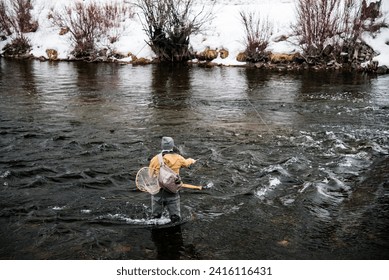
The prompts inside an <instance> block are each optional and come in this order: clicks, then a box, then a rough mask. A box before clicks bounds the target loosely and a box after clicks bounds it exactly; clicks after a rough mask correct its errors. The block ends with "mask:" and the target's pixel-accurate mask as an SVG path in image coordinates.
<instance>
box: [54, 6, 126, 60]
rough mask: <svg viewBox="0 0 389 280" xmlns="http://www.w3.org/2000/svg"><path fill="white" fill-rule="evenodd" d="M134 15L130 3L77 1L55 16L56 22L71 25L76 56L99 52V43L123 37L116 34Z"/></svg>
mask: <svg viewBox="0 0 389 280" xmlns="http://www.w3.org/2000/svg"><path fill="white" fill-rule="evenodd" d="M128 17H133V13H132V9H131V8H130V7H129V6H128V5H126V4H119V3H118V2H111V3H105V4H97V3H96V2H91V3H89V4H84V3H83V2H76V3H74V4H73V5H70V6H67V7H65V9H64V11H62V12H53V13H52V14H51V19H52V20H53V23H54V25H56V26H58V27H60V28H67V30H69V32H70V34H71V38H72V40H73V43H74V50H73V54H74V56H75V57H78V58H81V57H90V56H94V55H96V53H97V52H98V46H97V45H98V42H100V43H101V42H104V39H105V38H106V39H107V42H106V43H107V44H108V43H114V42H115V41H117V40H118V39H119V37H120V34H118V33H115V30H116V31H117V30H119V29H118V28H119V26H120V23H121V22H122V21H124V20H125V19H126V18H128Z"/></svg>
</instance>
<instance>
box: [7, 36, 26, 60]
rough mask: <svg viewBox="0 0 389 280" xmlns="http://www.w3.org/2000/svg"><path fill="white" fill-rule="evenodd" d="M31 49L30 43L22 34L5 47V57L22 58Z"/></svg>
mask: <svg viewBox="0 0 389 280" xmlns="http://www.w3.org/2000/svg"><path fill="white" fill-rule="evenodd" d="M30 49H31V44H30V41H29V40H28V38H26V37H25V36H24V35H23V34H22V35H20V36H17V37H16V38H14V39H13V40H12V41H11V43H8V44H7V45H5V47H4V48H3V54H4V55H5V56H21V55H25V54H27V53H28V52H29V51H30Z"/></svg>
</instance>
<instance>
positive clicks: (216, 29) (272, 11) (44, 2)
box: [0, 0, 389, 66]
mask: <svg viewBox="0 0 389 280" xmlns="http://www.w3.org/2000/svg"><path fill="white" fill-rule="evenodd" d="M74 1H76V0H74ZM74 1H69V0H56V1H52V0H33V3H35V4H34V10H33V17H34V18H35V19H37V20H38V21H39V29H38V31H37V32H35V33H30V34H28V35H27V36H28V37H29V39H30V41H31V44H32V46H33V48H32V51H31V53H32V55H34V56H35V57H41V56H44V57H47V54H46V49H55V50H57V51H58V55H59V58H60V59H67V58H68V57H69V56H70V53H71V51H72V49H73V47H72V45H71V40H70V36H69V34H67V35H64V36H60V35H59V34H58V33H59V28H58V27H55V26H53V24H52V23H51V21H50V20H49V17H48V16H49V14H50V13H51V10H54V11H60V10H61V9H63V7H64V5H69V4H70V3H71V2H74ZM88 1H91V0H84V2H88ZM94 1H96V0H94ZM98 1H101V2H107V1H108V2H112V0H98ZM118 1H120V0H118ZM123 1H126V0H123ZM132 1H134V0H132ZM126 2H128V0H127V1H126ZM197 2H201V3H205V4H209V3H213V2H215V3H216V4H215V6H214V8H213V14H214V19H213V20H212V22H210V23H209V24H207V25H206V26H205V28H204V32H203V33H202V34H197V35H194V36H193V37H191V45H192V48H193V50H195V51H198V52H200V51H203V50H204V49H205V48H206V47H210V48H213V49H215V48H226V49H227V50H228V51H229V53H230V55H229V57H228V58H226V59H221V58H217V59H216V60H215V61H214V62H217V63H221V64H224V65H238V64H240V63H239V62H237V61H236V59H235V58H236V55H237V54H238V53H239V52H241V51H243V50H244V44H243V43H244V27H243V25H242V23H241V21H240V17H239V12H240V11H256V12H258V13H259V14H260V16H261V17H262V18H264V19H266V18H268V20H269V21H270V22H271V24H272V26H273V35H272V37H271V43H270V45H269V47H268V50H269V51H272V52H273V53H291V52H296V51H299V47H298V46H297V45H295V44H293V43H291V42H286V41H283V42H275V41H274V39H275V38H278V37H279V36H280V35H288V34H290V33H291V25H292V24H293V23H294V20H295V0H214V1H213V0H197ZM368 2H369V1H368ZM201 3H199V4H200V5H201ZM382 9H383V11H384V12H385V13H386V14H389V0H382ZM136 12H137V11H136ZM140 18H141V15H140V14H139V13H137V14H136V15H135V16H134V18H133V19H127V20H126V21H124V22H123V24H122V27H121V31H120V33H121V37H120V40H119V41H118V42H116V43H114V44H113V45H107V46H108V47H109V48H110V49H114V50H115V51H116V52H120V53H123V54H128V53H129V52H131V53H132V54H134V55H136V56H137V57H144V58H149V59H150V58H152V57H153V56H154V54H153V52H152V51H151V50H150V48H149V46H148V45H147V44H146V40H147V37H146V35H145V33H144V31H143V30H142V24H141V22H140ZM364 39H365V41H366V42H367V43H368V44H370V45H371V46H372V47H373V48H374V49H375V50H376V51H377V52H378V53H380V55H378V56H377V57H376V60H378V62H379V65H387V66H389V45H388V44H386V43H387V42H389V29H385V30H382V32H381V33H380V34H378V35H377V36H376V37H375V38H372V37H371V36H365V38H364ZM8 42H9V40H7V41H1V42H0V49H2V48H3V47H4V46H5V44H6V43H8ZM102 45H104V42H103V43H102Z"/></svg>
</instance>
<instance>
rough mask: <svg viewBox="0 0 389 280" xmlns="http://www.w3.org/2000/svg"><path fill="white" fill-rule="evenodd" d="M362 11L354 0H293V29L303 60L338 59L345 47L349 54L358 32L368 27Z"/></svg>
mask: <svg viewBox="0 0 389 280" xmlns="http://www.w3.org/2000/svg"><path fill="white" fill-rule="evenodd" d="M365 4H366V3H365ZM362 11H363V6H362V4H361V3H357V2H356V1H354V0H297V24H296V25H295V26H294V27H293V29H294V31H295V33H296V35H297V36H299V38H300V44H301V45H302V49H303V53H304V56H306V58H307V61H308V62H310V63H317V62H318V61H319V60H321V59H323V58H324V59H327V60H340V59H341V57H342V55H341V54H342V52H344V51H345V50H347V52H348V53H349V55H352V54H351V53H352V52H353V51H354V50H355V49H356V48H357V47H358V44H359V43H360V41H361V35H362V33H363V32H365V31H366V30H368V29H369V28H370V29H371V25H370V27H369V25H368V23H367V20H368V18H367V16H366V12H365V14H363V13H362ZM375 16H378V14H375ZM370 20H371V19H370ZM370 22H371V21H370ZM343 57H344V56H343Z"/></svg>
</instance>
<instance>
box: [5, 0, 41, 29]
mask: <svg viewBox="0 0 389 280" xmlns="http://www.w3.org/2000/svg"><path fill="white" fill-rule="evenodd" d="M32 8H33V7H32V4H31V1H30V0H14V1H11V0H1V1H0V29H1V30H2V31H3V32H5V33H6V35H8V36H10V35H12V34H15V33H16V36H19V37H20V36H21V34H22V33H27V32H35V31H36V30H37V29H38V22H37V21H36V20H33V18H32V16H31V10H32Z"/></svg>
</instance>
